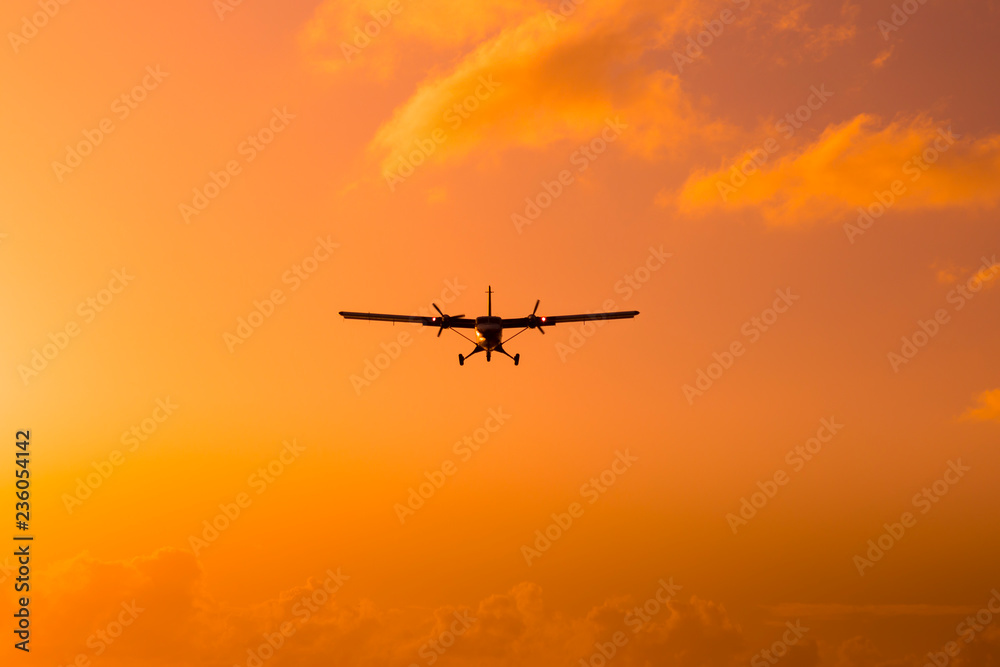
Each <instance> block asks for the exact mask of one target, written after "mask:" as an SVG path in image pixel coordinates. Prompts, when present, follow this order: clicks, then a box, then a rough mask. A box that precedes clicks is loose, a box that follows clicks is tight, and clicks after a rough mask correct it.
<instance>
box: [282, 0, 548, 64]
mask: <svg viewBox="0 0 1000 667" xmlns="http://www.w3.org/2000/svg"><path fill="white" fill-rule="evenodd" d="M391 4H392V7H391V10H390V2H389V0H347V1H345V0H326V1H325V2H322V3H321V4H320V5H319V6H318V7H317V8H316V10H315V12H314V13H313V16H312V17H311V18H310V19H309V21H307V22H306V24H305V26H304V27H303V28H302V30H301V31H300V33H299V35H298V40H299V45H300V47H301V48H302V49H303V51H304V52H305V54H306V56H307V58H309V59H310V60H311V61H312V62H314V63H315V64H317V65H319V66H320V67H322V68H323V69H326V70H328V71H331V72H336V71H340V70H343V69H346V68H357V69H359V70H361V71H364V72H365V73H373V74H375V75H376V76H378V77H379V78H382V79H386V78H389V77H390V76H391V75H392V74H393V73H394V72H395V71H396V70H397V68H398V66H399V64H400V62H401V61H402V59H403V58H405V57H406V54H407V52H408V51H410V50H412V49H413V48H415V47H418V46H419V47H420V48H429V49H431V50H433V51H436V52H440V53H449V52H452V51H454V50H456V49H460V48H462V47H465V46H467V45H469V44H472V43H475V42H477V41H480V40H482V39H484V38H486V37H487V36H489V35H491V34H493V33H495V32H497V31H498V30H499V29H500V28H501V27H502V26H504V25H507V24H509V23H510V22H512V21H519V20H521V19H523V18H524V17H525V16H527V15H530V14H534V13H538V12H539V11H542V9H543V5H541V4H540V3H539V2H536V1H535V0H491V1H490V2H483V3H470V2H464V1H463V0H419V1H414V0H395V1H394V2H393V3H391Z"/></svg>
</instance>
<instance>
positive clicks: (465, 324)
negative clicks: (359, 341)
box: [340, 310, 476, 329]
mask: <svg viewBox="0 0 1000 667" xmlns="http://www.w3.org/2000/svg"><path fill="white" fill-rule="evenodd" d="M340 314H341V315H342V316H343V317H344V318H345V319H348V320H371V321H375V322H410V323H413V324H422V325H423V326H425V327H440V326H441V325H442V324H445V318H443V317H429V316H424V315H386V314H384V313H352V312H349V311H346V310H342V311H340ZM445 326H446V327H447V328H449V329H473V328H475V326H476V321H475V320H473V319H471V318H468V317H449V318H447V324H445Z"/></svg>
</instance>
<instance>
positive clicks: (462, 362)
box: [458, 345, 488, 366]
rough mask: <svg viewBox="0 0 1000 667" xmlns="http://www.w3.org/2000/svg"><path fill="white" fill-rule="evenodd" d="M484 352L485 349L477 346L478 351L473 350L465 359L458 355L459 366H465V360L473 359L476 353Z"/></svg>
mask: <svg viewBox="0 0 1000 667" xmlns="http://www.w3.org/2000/svg"><path fill="white" fill-rule="evenodd" d="M482 351H483V348H481V347H479V346H478V345H477V346H476V349H474V350H473V351H472V352H469V353H468V354H467V355H465V356H464V357H463V356H462V355H461V354H460V355H458V365H459V366H464V365H465V360H466V359H468V358H469V357H471V356H472V355H474V354H475V353H476V352H482ZM487 354H488V353H487Z"/></svg>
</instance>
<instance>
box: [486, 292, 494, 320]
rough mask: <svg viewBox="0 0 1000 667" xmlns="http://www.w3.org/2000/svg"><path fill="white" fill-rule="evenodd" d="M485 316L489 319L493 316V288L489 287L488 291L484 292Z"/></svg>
mask: <svg viewBox="0 0 1000 667" xmlns="http://www.w3.org/2000/svg"><path fill="white" fill-rule="evenodd" d="M486 314H487V315H489V316H490V317H492V316H493V286H492V285H490V286H489V289H488V290H486Z"/></svg>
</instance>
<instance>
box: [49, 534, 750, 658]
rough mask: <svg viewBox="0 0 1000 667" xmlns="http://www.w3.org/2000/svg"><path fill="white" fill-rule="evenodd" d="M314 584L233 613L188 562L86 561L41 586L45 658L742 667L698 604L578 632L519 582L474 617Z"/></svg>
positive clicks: (732, 627)
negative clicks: (607, 654) (605, 656)
mask: <svg viewBox="0 0 1000 667" xmlns="http://www.w3.org/2000/svg"><path fill="white" fill-rule="evenodd" d="M317 575H318V576H316V577H314V578H311V579H310V580H309V581H308V582H305V583H303V584H302V585H300V586H296V587H294V588H292V589H289V590H286V591H283V592H282V593H281V594H280V595H278V597H277V598H275V599H272V600H268V601H265V602H262V603H259V604H255V605H251V606H244V607H237V606H232V605H228V604H224V603H221V602H219V601H217V600H215V599H214V598H213V597H212V596H211V595H210V594H208V593H207V592H206V591H205V589H204V586H203V581H202V578H203V575H202V570H201V566H200V564H199V563H198V561H197V559H196V558H195V557H194V556H193V555H192V554H191V553H190V552H187V551H178V550H172V549H166V550H161V551H158V552H156V553H155V554H153V555H151V556H148V557H142V558H135V559H132V560H129V561H124V562H104V561H100V560H96V559H93V558H90V557H86V556H81V557H78V558H75V559H73V560H71V561H69V562H67V563H64V564H62V565H61V566H59V567H58V568H56V569H55V570H54V571H52V572H50V573H49V575H48V576H47V577H45V587H43V588H42V590H44V593H43V594H42V595H40V596H39V598H40V602H42V603H44V605H45V607H46V609H50V610H52V614H53V615H52V616H51V618H50V619H47V620H46V622H50V623H52V624H53V627H58V628H59V629H60V632H59V633H58V635H57V636H58V641H50V642H49V643H48V644H47V645H46V646H45V647H44V648H43V649H42V650H43V652H44V655H45V657H47V658H51V659H53V660H57V661H60V662H63V663H69V662H72V661H73V660H75V659H76V658H77V656H79V655H81V654H82V655H85V656H87V657H89V658H90V659H98V658H99V659H100V661H101V663H102V664H109V665H127V664H138V663H142V664H180V663H181V662H183V663H185V664H189V665H213V664H221V663H227V664H247V661H248V660H252V657H253V656H254V655H255V656H256V657H258V658H264V661H265V662H267V663H268V664H275V665H286V664H287V665H291V664H294V665H306V666H312V665H326V664H338V665H393V664H397V665H399V664H402V665H406V664H412V663H422V664H428V663H426V660H427V659H428V657H429V656H431V655H435V656H436V657H437V658H441V657H442V656H443V655H444V654H445V653H447V656H448V657H447V662H448V664H454V665H463V666H465V665H468V666H470V667H471V666H473V665H482V664H491V665H504V666H508V665H509V666H510V667H514V666H515V665H517V666H525V665H526V666H537V667H544V666H547V665H554V664H571V663H575V662H576V659H575V658H574V656H578V657H584V658H587V657H589V656H590V654H592V653H594V652H595V651H598V650H599V649H597V648H596V644H597V643H602V644H604V643H607V642H611V641H612V637H613V636H614V635H615V633H620V634H619V638H621V637H624V638H625V640H624V642H622V643H621V645H620V646H619V647H618V648H617V649H616V650H617V651H618V652H619V655H617V656H616V659H615V662H616V664H621V665H624V666H626V667H640V666H641V665H646V664H649V663H650V661H656V662H657V664H663V665H671V666H673V665H676V666H678V667H680V666H681V665H688V664H711V665H719V666H720V667H725V666H728V665H736V664H739V662H740V660H741V659H743V658H745V656H746V653H747V647H746V646H745V642H744V640H743V637H742V630H741V629H740V627H739V626H738V625H737V624H735V623H734V622H733V621H732V620H731V619H730V618H729V615H728V613H727V612H726V609H725V607H724V606H722V605H720V604H717V603H714V602H711V601H708V600H703V599H699V598H698V597H696V596H691V597H688V598H687V599H682V598H675V599H670V600H669V601H667V602H665V603H664V604H663V605H659V604H657V605H656V611H654V612H652V613H649V612H648V611H647V612H646V615H645V616H640V615H637V614H636V613H635V612H634V609H635V608H636V604H637V603H639V604H641V603H642V602H643V601H641V600H639V601H637V600H626V599H617V600H612V601H608V602H605V603H604V604H601V605H599V606H597V607H594V608H593V609H591V610H590V611H589V612H588V613H587V614H586V615H585V616H581V617H576V618H573V617H566V616H564V615H561V614H558V613H554V612H551V611H549V610H547V609H546V607H545V603H544V599H543V594H542V589H541V588H540V587H539V586H537V585H536V584H533V583H528V582H524V583H519V584H517V585H515V586H513V587H512V588H511V589H510V591H508V592H506V593H498V594H494V595H490V596H488V597H486V598H485V599H483V600H481V601H479V602H478V603H477V604H475V605H473V606H471V607H462V606H453V605H444V606H440V607H438V608H436V609H384V608H380V607H378V606H377V605H375V604H374V603H371V602H366V601H361V602H360V603H357V604H354V605H345V604H343V603H340V602H338V599H337V593H338V592H339V587H340V586H343V587H345V588H346V587H348V586H352V585H353V586H357V585H358V583H357V582H354V581H352V580H351V578H350V575H349V574H348V573H344V572H340V570H339V568H331V569H330V570H329V571H328V572H326V573H317ZM645 608H646V609H647V610H649V609H651V607H649V606H648V605H647V606H646V607H645ZM116 623H118V625H120V626H121V627H118V626H116ZM449 634H450V635H451V636H448V635H449ZM442 637H443V640H442ZM52 638H53V639H55V638H56V635H52ZM269 644H270V645H271V646H272V647H275V646H277V648H274V650H273V651H272V650H271V649H269V648H268V645H269ZM445 645H447V646H445ZM271 653H273V657H271V655H270V654H271Z"/></svg>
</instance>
